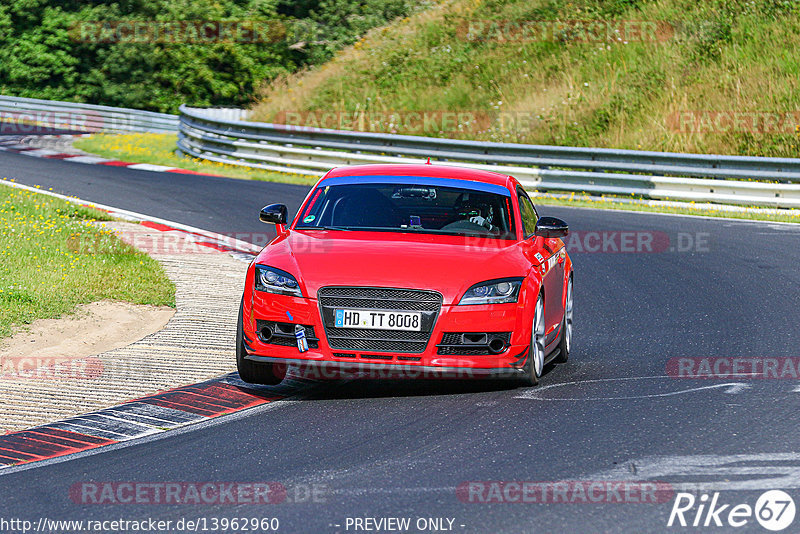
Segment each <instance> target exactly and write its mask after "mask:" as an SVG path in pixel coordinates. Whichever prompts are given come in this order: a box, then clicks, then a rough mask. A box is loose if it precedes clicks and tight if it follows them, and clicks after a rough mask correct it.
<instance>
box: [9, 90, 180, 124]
mask: <svg viewBox="0 0 800 534" xmlns="http://www.w3.org/2000/svg"><path fill="white" fill-rule="evenodd" d="M177 129H178V116H177V115H169V114H167V113H156V112H153V111H142V110H138V109H128V108H114V107H110V106H96V105H93V104H81V103H77V102H59V101H56V100H39V99H36V98H22V97H16V96H3V95H0V133H6V134H9V133H19V134H32V133H37V132H46V131H49V130H67V131H75V132H89V133H92V132H155V133H174V132H175V131H176V130H177Z"/></svg>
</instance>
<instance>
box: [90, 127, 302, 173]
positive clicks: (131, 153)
mask: <svg viewBox="0 0 800 534" xmlns="http://www.w3.org/2000/svg"><path fill="white" fill-rule="evenodd" d="M176 142H177V135H175V134H154V133H139V134H119V135H116V134H96V135H92V136H90V137H82V138H79V139H76V140H75V142H74V146H75V147H76V148H79V149H80V150H85V151H86V152H89V153H91V154H96V155H98V156H100V157H103V158H110V159H117V160H120V161H127V162H131V163H151V164H154V165H165V166H167V167H177V168H180V169H187V170H190V171H196V172H202V173H206V174H215V175H218V176H228V177H230V178H244V179H247V180H264V181H269V182H283V183H291V184H304V185H308V186H311V185H314V183H315V182H316V181H317V177H315V176H305V175H302V174H290V173H280V172H271V171H265V170H259V169H248V168H247V167H239V166H236V165H228V164H225V163H216V162H213V161H208V160H201V159H198V158H188V157H185V156H181V155H178V154H176V153H175V146H176Z"/></svg>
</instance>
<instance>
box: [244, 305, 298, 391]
mask: <svg viewBox="0 0 800 534" xmlns="http://www.w3.org/2000/svg"><path fill="white" fill-rule="evenodd" d="M243 313H244V299H242V302H241V303H240V304H239V319H238V320H237V321H236V369H237V370H238V371H239V378H241V379H242V380H244V381H245V382H247V383H248V384H261V385H265V386H274V385H276V384H280V383H281V382H282V381H283V377H284V376H285V374H286V373H285V366H281V367H283V369H282V370H283V371H284V372H282V373H278V372H276V371H278V369H276V367H278V365H276V364H274V363H260V362H253V361H250V360H246V359H245V356H246V355H247V352H246V351H245V350H244V328H243V318H242V316H243Z"/></svg>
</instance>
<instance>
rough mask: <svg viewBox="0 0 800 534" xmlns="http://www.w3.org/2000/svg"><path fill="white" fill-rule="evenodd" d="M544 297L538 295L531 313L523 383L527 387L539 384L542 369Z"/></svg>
mask: <svg viewBox="0 0 800 534" xmlns="http://www.w3.org/2000/svg"><path fill="white" fill-rule="evenodd" d="M544 331H545V326H544V297H543V296H542V294H541V293H539V297H538V298H537V299H536V308H535V309H534V312H533V323H532V325H531V346H530V349H529V352H530V354H529V356H528V366H527V376H526V377H525V382H526V384H527V385H529V386H535V385H537V384H538V383H539V377H540V376H542V370H543V369H544V348H545V345H544V341H545V335H544Z"/></svg>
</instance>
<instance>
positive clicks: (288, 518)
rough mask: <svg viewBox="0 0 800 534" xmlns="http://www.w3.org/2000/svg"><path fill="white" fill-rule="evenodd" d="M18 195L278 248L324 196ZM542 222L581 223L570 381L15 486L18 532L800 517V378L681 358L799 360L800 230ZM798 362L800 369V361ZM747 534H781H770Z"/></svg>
mask: <svg viewBox="0 0 800 534" xmlns="http://www.w3.org/2000/svg"><path fill="white" fill-rule="evenodd" d="M2 176H4V177H7V178H15V179H16V181H17V182H19V183H23V184H28V185H40V186H42V188H44V189H47V188H53V190H54V191H57V192H60V193H64V194H69V195H75V196H78V197H80V198H83V199H86V200H90V201H93V202H98V203H103V204H108V205H112V206H115V207H119V208H123V209H127V210H132V211H137V212H142V213H146V214H149V215H154V216H157V217H161V218H164V219H169V220H173V221H177V222H181V223H185V224H189V225H193V226H198V227H202V228H204V229H207V230H211V231H216V232H221V233H232V232H255V233H264V232H265V231H266V228H267V227H266V226H265V225H263V224H261V223H259V222H258V210H259V208H260V207H261V206H263V205H264V204H268V203H272V202H285V203H286V204H288V205H289V207H290V211H292V210H295V209H296V208H297V206H298V205H299V203H300V202H301V201H302V199H303V198H304V196H305V193H306V191H307V188H305V187H302V186H293V185H283V184H272V183H266V182H250V181H242V180H232V179H224V178H209V177H196V176H191V175H178V174H169V173H151V172H146V171H134V170H125V169H116V168H108V167H103V166H100V165H82V164H77V163H64V162H60V161H50V160H42V159H37V158H31V157H26V156H22V155H16V154H0V177H2ZM540 214H545V215H553V216H557V217H561V218H563V219H565V220H566V221H567V222H568V223H569V224H570V231H571V235H572V236H573V237H572V239H573V241H572V242H570V238H568V239H567V241H568V243H571V244H570V249H569V250H570V254H571V255H572V258H573V261H574V263H575V307H576V318H575V325H576V326H575V338H574V348H573V351H574V352H573V354H572V355H571V358H570V362H569V363H567V364H565V365H561V366H557V367H553V368H551V369H550V370H549V372H548V373H547V374H546V376H545V377H544V378H543V379H542V382H541V385H540V386H539V387H538V388H529V389H526V388H517V387H514V386H513V385H509V384H505V383H496V382H456V381H442V382H416V381H399V380H398V381H368V382H343V383H341V382H340V383H337V382H333V383H322V384H318V385H315V386H313V387H310V388H309V389H307V390H305V391H302V392H300V393H299V394H298V396H297V397H295V398H293V399H291V400H287V401H278V402H274V403H270V404H269V405H266V406H265V407H257V408H253V409H251V410H248V411H245V412H242V413H240V414H237V415H234V416H230V417H222V418H220V419H217V420H214V421H211V422H209V423H207V424H203V425H198V426H194V427H187V428H185V429H183V430H178V431H171V432H166V433H164V434H160V435H159V436H158V437H157V438H154V439H143V440H140V441H135V442H130V443H126V444H125V445H124V446H112V447H108V448H104V449H100V450H98V451H94V452H92V453H90V454H86V455H82V456H81V455H79V456H77V457H70V458H69V459H67V460H62V461H54V462H49V463H42V464H31V465H30V466H28V467H24V468H13V469H9V470H5V471H6V472H4V473H2V474H0V502H2V504H3V508H4V513H3V515H4V516H5V517H17V518H22V519H27V520H31V521H34V522H36V521H38V520H39V518H40V517H46V518H49V519H83V520H88V519H119V518H123V519H144V518H157V519H165V520H167V519H169V520H173V521H176V520H179V519H181V518H187V519H193V520H195V519H198V518H213V517H217V518H222V517H226V518H230V517H246V518H253V517H258V518H261V517H276V518H278V519H279V520H280V529H279V531H280V532H321V533H325V532H331V533H333V532H355V531H357V530H356V529H355V527H354V525H355V523H354V522H353V521H352V518H365V517H374V518H380V517H408V518H411V522H412V525H414V524H415V522H416V521H417V519H418V518H426V519H427V518H445V521H444V523H443V525H444V528H447V527H448V525H450V523H449V522H448V521H447V520H448V519H449V520H452V527H451V528H452V531H454V532H465V533H472V532H539V531H542V532H550V531H559V532H611V531H626V532H663V531H685V530H691V529H681V528H674V527H673V528H672V529H670V528H668V527H667V521H668V518H669V516H670V511H671V509H672V503H673V500H674V499H673V498H667V499H665V502H661V503H634V502H622V503H619V502H613V503H609V502H607V500H608V499H605V500H603V501H602V502H597V503H588V504H587V503H582V502H581V501H580V500H577V501H576V500H575V499H569V502H563V499H562V500H561V501H560V502H551V503H548V504H541V503H508V502H504V503H481V502H469V500H470V498H469V497H465V494H464V493H458V492H457V488H459V487H460V486H461V487H462V488H463V487H464V486H463V484H464V483H467V482H471V481H536V482H544V483H548V482H557V481H637V480H652V481H659V482H662V483H665V484H667V485H668V486H669V487H671V488H673V489H674V491H682V490H684V489H688V488H693V489H694V490H696V492H699V493H700V494H703V493H706V494H713V492H714V491H720V492H721V494H720V497H719V500H720V503H725V504H730V505H735V504H739V503H747V504H749V505H750V506H754V505H755V502H756V499H757V497H758V496H759V495H761V494H762V493H763V492H764V491H765V490H768V489H778V488H782V489H785V490H786V491H787V492H788V493H789V494H790V495H792V496H793V497H794V498H795V500H796V501H797V498H798V497H800V454H798V453H795V452H793V451H797V450H798V449H797V444H798V443H799V442H800V412H798V410H797V409H796V407H797V406H798V401H800V391H795V389H796V388H797V384H798V381H797V378H798V377H797V376H796V375H795V376H790V375H784V376H786V378H785V379H750V378H748V377H735V376H734V377H722V378H713V379H692V378H678V377H674V376H672V375H674V374H675V372H674V371H675V368H676V367H675V365H676V364H675V362H676V361H677V360H676V359H679V358H696V359H701V358H723V357H724V358H728V359H731V358H770V359H776V358H783V357H794V358H797V357H800V354H799V353H798V349H797V347H798V343H799V342H800V339H798V320H797V319H798V312H797V310H798V306H800V291H798V287H800V270H798V268H797V265H798V263H800V228H795V227H792V226H789V225H780V224H765V223H760V224H755V223H748V222H733V221H729V220H707V219H701V218H687V217H673V216H663V215H654V214H636V213H625V212H611V211H601V210H587V209H570V208H552V207H547V206H545V207H542V208H540ZM620 232H633V234H625V235H633V236H634V237H633V238H630V237H623V234H621V233H620ZM642 236H644V237H642ZM637 240H638V241H637ZM637 242H640V243H644V244H643V245H642V246H639V247H637V246H636V245H635V244H636V243H637ZM631 243H633V244H634V246H633V250H631ZM648 243H650V244H651V245H652V246H651V247H650V248H651V249H653V251H648V247H647V246H646V245H647V244H648ZM598 247H599V250H597V251H592V252H589V251H587V250H586V249H590V250H594V249H596V248H598ZM637 248H638V249H641V250H637ZM581 249H583V251H581ZM614 249H616V250H617V251H616V252H615V251H614ZM619 249H625V250H626V251H624V252H621V251H619ZM784 359H785V358H784ZM670 361H671V362H670ZM712 361H713V360H712ZM786 361H788V362H790V363H791V362H794V369H795V371H796V370H797V360H791V359H789V360H786ZM781 362H782V363H781V368H782V366H783V362H784V360H781ZM86 481H134V482H153V483H155V482H176V481H186V482H208V481H214V482H259V481H260V482H263V481H268V482H277V483H280V484H282V485H283V486H284V487H285V488H286V490H287V498H286V501H285V502H283V503H281V504H273V505H248V504H235V505H233V504H211V505H205V504H204V505H191V504H189V505H186V504H184V505H167V504H156V505H148V504H117V505H99V504H77V503H76V502H74V501H73V500H72V499H71V498H70V495H69V491H70V488H71V487H72V485H73V484H76V483H81V482H86ZM482 487H488V485H487V486H482ZM312 489H313V490H316V492H317V493H316V494H315V495H314V496H311V494H310V491H311V490H312ZM478 499H479V497H478ZM473 500H474V499H473ZM551 500H552V499H551ZM555 500H558V499H555ZM623 500H627V501H631V500H633V499H623ZM465 501H466V502H465ZM696 510H697V508H696V507H695V508H694V509H692V511H691V513H689V512H687V515H686V517H687V520H693V519H694V512H695V511H696ZM726 514H727V512H726V513H725V514H723V515H722V516H721V519H723V520H725V519H726V517H727V516H726ZM348 518H351V520H350V522H348ZM704 519H705V517H703V520H704ZM430 525H431V522H427V521H426V522H425V526H427V527H430ZM706 530H708V529H706ZM712 530H713V529H712ZM717 530H718V531H719V529H717ZM726 530H731V527H729V526H727V528H726ZM360 531H362V532H363V531H365V530H360ZM412 531H416V530H412ZM737 531H762V532H763V531H764V530H763V529H762V528H761V527H760V526H759V525H758V523H757V522H756V521H755V519H753V518H752V517H751V518H750V519H749V522H748V523H747V524H746V525H745V527H744V528H739V529H737Z"/></svg>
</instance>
